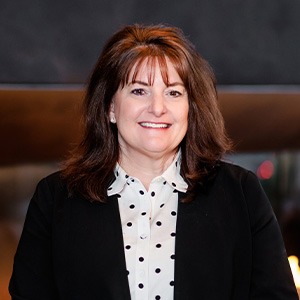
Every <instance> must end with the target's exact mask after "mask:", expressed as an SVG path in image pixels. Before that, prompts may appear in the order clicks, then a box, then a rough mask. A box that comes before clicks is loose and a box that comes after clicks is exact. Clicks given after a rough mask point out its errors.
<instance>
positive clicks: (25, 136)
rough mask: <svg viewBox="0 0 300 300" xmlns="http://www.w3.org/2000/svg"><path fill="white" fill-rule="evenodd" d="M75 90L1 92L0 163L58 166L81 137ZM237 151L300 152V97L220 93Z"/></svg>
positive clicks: (79, 93) (79, 94)
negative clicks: (54, 162) (58, 162)
mask: <svg viewBox="0 0 300 300" xmlns="http://www.w3.org/2000/svg"><path fill="white" fill-rule="evenodd" d="M82 97H83V91H82V90H80V89H73V90H72V89H66V90H62V89H48V90H47V89H43V90H42V89H32V90H30V89H24V90H20V89H18V90H0V136H1V147H0V164H1V165H7V164H19V163H26V162H45V161H59V160H61V159H63V158H64V157H65V155H66V154H67V153H68V150H69V149H71V147H72V144H73V143H74V142H75V141H76V140H77V139H78V137H79V134H80V114H79V107H80V104H81V101H82ZM219 97H220V104H221V109H222V112H223V115H224V118H225V122H226V127H227V129H228V132H229V135H230V137H231V138H232V139H233V141H234V143H235V145H236V150H237V151H280V150H285V149H288V150H293V149H296V150H299V149H300V92H299V93H297V92H294V93H284V92H279V93H253V92H251V93H250V92H232V91H220V93H219Z"/></svg>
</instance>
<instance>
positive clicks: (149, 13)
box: [0, 0, 300, 84]
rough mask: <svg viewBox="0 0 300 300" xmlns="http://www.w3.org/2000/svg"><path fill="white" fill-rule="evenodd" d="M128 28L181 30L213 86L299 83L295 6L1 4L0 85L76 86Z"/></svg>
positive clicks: (97, 1) (137, 1)
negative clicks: (209, 70) (207, 66)
mask: <svg viewBox="0 0 300 300" xmlns="http://www.w3.org/2000/svg"><path fill="white" fill-rule="evenodd" d="M135 22H142V23H146V24H149V23H158V22H163V23H168V24H171V25H175V26H179V27H181V28H182V29H183V30H184V32H185V33H186V34H187V35H188V36H189V37H190V39H191V40H192V42H193V43H194V44H195V45H196V47H197V49H198V50H199V52H200V53H202V55H203V56H204V57H205V58H206V59H207V60H208V61H209V62H210V63H211V65H212V66H213V68H214V70H215V72H216V75H217V78H218V81H219V83H221V84H300V1H299V0H205V1H204V0H203V1H201V0H185V1H174V0H151V1H142V0H128V1H125V0H114V1H111V0H82V1H80V0H59V1H57V0H26V1H24V0H13V1H12V0H1V1H0V43H1V45H0V83H83V82H85V81H86V78H87V76H88V74H89V72H90V70H91V68H92V66H93V64H94V63H95V60H96V59H97V57H98V54H99V51H100V50H101V47H102V46H103V43H104V42H105V41H106V39H107V38H108V37H109V36H110V35H111V34H112V33H113V32H114V31H115V30H117V29H118V28H119V27H120V26H121V25H123V24H131V23H135Z"/></svg>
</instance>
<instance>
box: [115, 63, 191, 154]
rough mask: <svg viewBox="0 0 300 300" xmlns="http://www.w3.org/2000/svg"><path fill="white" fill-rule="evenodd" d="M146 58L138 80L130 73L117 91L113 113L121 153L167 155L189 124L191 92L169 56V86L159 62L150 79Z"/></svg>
mask: <svg viewBox="0 0 300 300" xmlns="http://www.w3.org/2000/svg"><path fill="white" fill-rule="evenodd" d="M149 68H150V67H148V66H147V60H145V62H144V63H143V64H142V66H141V68H140V70H139V72H138V74H137V76H136V79H135V82H132V74H133V71H131V74H129V75H130V76H129V81H128V84H127V85H125V86H124V87H123V88H122V87H119V89H118V90H117V92H116V94H115V95H114V98H113V102H112V105H111V109H110V116H111V117H112V116H113V117H115V119H116V124H117V128H118V139H119V145H120V149H121V154H125V155H126V156H129V157H131V158H134V157H135V155H140V154H143V155H146V156H148V157H151V158H159V157H164V156H166V158H168V156H169V155H173V154H174V153H175V152H176V150H177V147H178V145H179V143H180V142H181V141H182V139H183V138H184V136H185V134H186V131H187V126H188V111H189V104H188V95H187V91H186V89H185V87H184V85H183V82H182V80H181V79H180V77H179V75H178V73H177V72H176V70H175V69H174V67H173V65H172V63H171V62H170V60H168V59H167V69H168V79H169V86H166V85H165V83H164V81H163V78H162V75H161V71H160V68H159V64H158V62H156V65H155V67H154V69H153V70H152V72H153V73H152V74H153V75H154V81H153V84H152V85H151V84H150V83H149V80H148V78H149V76H148V75H149V71H150V70H149Z"/></svg>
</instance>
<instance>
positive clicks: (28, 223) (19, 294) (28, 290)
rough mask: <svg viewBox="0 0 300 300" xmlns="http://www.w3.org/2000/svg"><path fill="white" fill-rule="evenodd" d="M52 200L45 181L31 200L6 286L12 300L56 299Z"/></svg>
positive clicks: (40, 184) (44, 180)
mask: <svg viewBox="0 0 300 300" xmlns="http://www.w3.org/2000/svg"><path fill="white" fill-rule="evenodd" d="M52 214H53V197H52V192H51V190H50V188H49V186H48V183H47V179H43V180H42V181H41V182H40V183H39V184H38V186H37V188H36V191H35V193H34V195H33V197H32V199H31V201H30V204H29V207H28V211H27V215H26V219H25V223H24V227H23V232H22V235H21V238H20V242H19V245H18V248H17V252H16V255H15V258H14V267H13V273H12V277H11V280H10V284H9V291H10V294H11V296H12V300H27V299H30V300H41V299H43V300H48V299H49V300H50V299H51V300H56V299H59V297H58V293H57V290H56V287H55V282H54V276H53V264H52V245H51V223H52Z"/></svg>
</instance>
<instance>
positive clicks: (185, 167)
mask: <svg viewBox="0 0 300 300" xmlns="http://www.w3.org/2000/svg"><path fill="white" fill-rule="evenodd" d="M166 57H168V58H169V59H170V61H171V62H172V64H173V65H174V67H175V69H176V71H177V72H178V75H179V76H180V78H181V79H182V81H183V83H184V85H185V88H186V90H187V93H188V97H189V114H188V129H187V133H186V136H185V137H184V139H183V140H182V142H181V143H180V145H179V146H180V147H181V150H182V165H181V173H182V176H183V178H184V179H185V180H186V182H187V183H188V185H189V187H188V191H189V193H187V195H188V196H187V198H186V200H187V201H188V200H191V198H192V196H193V193H194V192H195V189H196V187H197V186H198V184H201V183H202V184H203V182H205V179H206V178H207V177H208V176H209V174H210V173H211V170H213V168H214V166H215V165H216V163H217V162H218V161H219V160H220V158H221V157H222V155H223V154H224V152H226V151H227V150H229V148H230V142H229V140H228V138H227V136H226V134H225V129H224V123H223V118H222V115H221V113H220V110H219V108H218V103H217V93H216V88H215V78H214V75H213V72H212V70H211V68H210V66H209V65H208V63H207V62H206V61H205V60H204V59H203V58H202V57H201V56H200V55H199V54H198V53H197V51H196V50H195V48H194V46H193V45H192V44H191V43H190V41H189V40H187V39H186V37H185V36H184V35H183V33H182V31H181V30H180V29H178V28H175V27H167V26H164V25H156V26H143V25H132V26H126V27H124V28H122V29H121V30H119V31H118V32H116V33H115V34H114V35H113V36H112V37H111V38H110V39H109V40H108V42H107V44H106V45H105V46H104V49H103V51H102V53H101V55H100V57H99V59H98V61H97V63H96V65H95V68H94V70H93V72H92V74H91V77H90V80H89V84H88V88H87V91H86V96H85V100H84V104H83V117H84V131H83V137H82V140H81V142H80V144H79V145H78V146H77V147H76V149H74V151H73V154H72V156H71V157H70V159H69V160H68V161H66V163H65V168H64V169H63V171H62V174H63V177H64V178H66V180H67V183H68V187H69V190H70V191H71V192H72V191H75V190H76V191H77V192H79V193H81V194H82V195H83V196H84V197H85V198H87V199H90V200H97V201H102V202H104V201H105V200H106V197H107V188H108V187H109V185H110V184H111V183H112V181H113V180H114V175H113V170H114V168H115V165H116V163H117V161H118V158H119V144H118V131H117V127H116V125H115V124H112V123H110V120H109V109H110V104H111V101H112V98H113V96H114V94H115V93H116V91H117V89H118V88H119V86H120V85H121V86H122V85H124V84H126V83H127V82H128V77H129V72H130V71H131V69H132V67H133V66H134V65H136V67H135V70H134V74H135V75H136V74H137V73H138V70H139V67H140V65H141V64H142V62H143V61H144V60H145V59H148V63H149V61H150V64H153V61H154V59H155V60H157V61H158V63H159V66H160V68H161V72H162V76H163V79H164V81H165V82H167V81H168V75H167V70H166ZM135 75H134V76H135ZM133 80H134V79H133Z"/></svg>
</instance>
